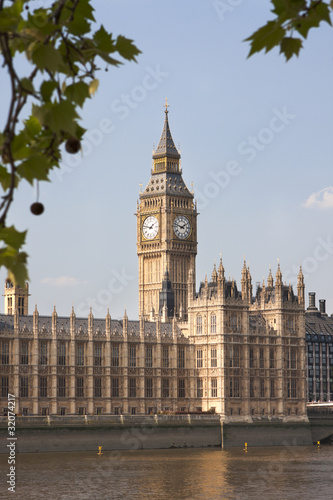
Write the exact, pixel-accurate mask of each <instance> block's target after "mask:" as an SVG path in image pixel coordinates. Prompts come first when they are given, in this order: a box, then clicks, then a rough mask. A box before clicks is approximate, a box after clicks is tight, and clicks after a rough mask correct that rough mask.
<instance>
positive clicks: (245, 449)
mask: <svg viewBox="0 0 333 500" xmlns="http://www.w3.org/2000/svg"><path fill="white" fill-rule="evenodd" d="M243 451H245V452H246V453H247V443H245V448H243Z"/></svg>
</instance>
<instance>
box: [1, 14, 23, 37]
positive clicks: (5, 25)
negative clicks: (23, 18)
mask: <svg viewBox="0 0 333 500" xmlns="http://www.w3.org/2000/svg"><path fill="white" fill-rule="evenodd" d="M19 20H20V17H19V16H15V15H14V14H12V13H11V12H10V9H3V10H2V11H1V12H0V31H4V32H6V31H15V30H16V27H17V24H18V22H19Z"/></svg>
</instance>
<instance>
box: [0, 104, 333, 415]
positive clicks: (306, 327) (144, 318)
mask: <svg viewBox="0 0 333 500" xmlns="http://www.w3.org/2000/svg"><path fill="white" fill-rule="evenodd" d="M197 215H198V213H197V209H196V203H195V200H194V195H193V193H192V192H191V191H189V189H188V188H187V186H186V184H185V182H184V180H183V177H182V170H181V165H180V153H179V151H178V150H177V149H176V147H175V145H174V142H173V139H172V136H171V132H170V128H169V122H168V109H167V105H166V109H165V121H164V127H163V131H162V136H161V139H160V142H159V144H158V147H157V148H156V150H155V151H154V152H153V166H152V171H151V177H150V180H149V182H148V185H147V187H146V188H145V189H144V191H142V192H140V196H139V201H138V204H137V212H136V217H137V254H138V260H139V319H138V320H134V321H132V320H129V319H128V317H127V314H126V311H125V313H124V316H123V318H122V320H116V319H113V318H112V317H111V315H110V313H109V311H107V314H106V316H105V318H103V319H96V318H94V316H93V314H92V312H90V314H89V315H88V318H77V317H76V315H75V311H74V309H73V308H72V312H71V314H70V316H69V317H60V316H58V314H57V312H56V309H55V308H54V311H53V313H52V315H51V316H41V315H39V313H38V310H37V306H36V307H35V310H34V312H33V314H32V315H29V314H28V297H29V289H28V285H26V288H25V289H22V288H19V287H17V286H14V285H13V284H12V283H10V282H9V281H7V282H6V284H5V289H4V301H5V309H4V314H0V379H1V394H0V412H1V414H2V415H4V414H6V412H7V404H8V399H7V396H8V393H9V394H13V395H15V397H16V412H17V413H18V414H23V415H69V414H105V415H107V414H132V415H135V414H137V415H139V414H149V413H152V412H200V411H211V412H216V413H218V414H220V416H221V419H223V420H224V421H245V422H251V421H253V420H258V419H265V420H280V421H289V420H293V421H295V420H296V421H297V420H306V418H307V412H306V402H307V399H311V398H312V399H315V400H316V399H325V398H326V399H327V400H329V399H331V394H332V393H333V342H332V335H333V319H332V318H330V317H328V316H327V314H326V312H325V311H324V309H323V307H322V303H321V309H320V311H318V310H317V308H316V307H315V303H314V300H313V296H312V302H311V304H310V307H309V308H308V310H307V311H306V312H305V285H304V276H303V273H302V270H301V269H300V271H299V274H298V281H297V290H295V291H294V290H293V288H292V287H291V286H290V285H289V286H287V285H286V284H284V283H283V279H282V272H281V269H280V265H278V266H277V270H276V273H275V276H273V274H272V272H271V270H270V271H269V274H268V277H267V281H266V283H264V282H263V283H262V284H260V286H258V287H257V289H256V290H255V291H254V290H253V286H252V277H251V274H250V269H249V268H248V267H247V265H246V263H245V262H244V266H243V269H242V272H241V282H240V285H237V284H236V282H235V281H234V280H230V279H227V278H226V273H225V269H224V266H223V262H222V259H221V260H220V262H219V263H218V265H217V266H216V265H215V264H214V266H213V269H212V274H211V277H210V279H207V277H206V279H205V280H204V281H203V282H202V283H201V285H200V288H199V290H198V291H196V285H195V284H196V254H197ZM316 325H317V326H316ZM318 325H319V326H318ZM323 325H324V326H323ZM318 329H319V330H320V331H319V330H318ZM317 330H318V331H317ZM323 331H324V333H323ZM321 336H324V337H325V339H326V340H325V346H326V347H325V350H324V349H323V348H322V345H323V342H322V341H321V340H320V338H319V337H321ZM310 344H311V345H312V352H313V356H312V361H313V367H312V377H310V369H309V366H310V365H309V362H308V358H309V353H310V352H311V351H309V347H310ZM317 344H318V345H319V351H318V360H319V363H321V364H320V367H319V370H318V372H317V370H316V368H317V367H316V356H317V354H316V349H317V347H316V345H317ZM324 355H325V356H326V358H325V359H326V363H325V368H326V372H325V373H326V375H325V376H326V379H325V380H323V370H322V369H323V360H324ZM310 378H311V384H312V385H311V387H310V385H309V383H310ZM310 389H311V391H310ZM332 399H333V398H332Z"/></svg>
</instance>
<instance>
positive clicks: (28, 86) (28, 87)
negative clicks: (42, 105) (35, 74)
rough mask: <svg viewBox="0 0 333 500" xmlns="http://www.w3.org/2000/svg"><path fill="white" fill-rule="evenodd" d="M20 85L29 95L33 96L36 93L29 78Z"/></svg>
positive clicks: (23, 79) (24, 79)
mask: <svg viewBox="0 0 333 500" xmlns="http://www.w3.org/2000/svg"><path fill="white" fill-rule="evenodd" d="M20 83H21V87H22V89H23V90H24V91H25V92H27V93H28V94H33V93H34V92H35V89H34V86H33V84H32V82H31V80H30V79H29V78H22V79H21V81H20Z"/></svg>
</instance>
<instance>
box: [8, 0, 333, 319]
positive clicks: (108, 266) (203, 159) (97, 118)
mask: <svg viewBox="0 0 333 500" xmlns="http://www.w3.org/2000/svg"><path fill="white" fill-rule="evenodd" d="M222 3H224V5H226V6H227V7H228V10H226V11H225V12H224V13H223V11H222V9H221V7H220V8H219V7H218V6H217V5H218V3H217V2H215V3H214V2H213V1H211V2H207V1H196V2H193V1H192V2H190V1H189V0H185V1H182V2H179V1H175V0H171V1H169V2H156V0H155V1H152V0H151V1H145V0H142V1H140V2H137V1H126V0H121V1H120V0H119V1H106V0H96V1H94V6H95V9H96V11H95V15H96V19H97V21H98V22H99V23H101V22H102V23H103V24H104V26H105V27H106V29H109V30H112V31H113V33H114V34H115V35H117V34H123V35H125V36H127V37H129V38H132V39H134V40H135V43H136V44H137V46H138V47H139V48H140V49H141V51H142V54H141V55H140V57H139V58H138V63H137V64H135V63H126V64H125V65H124V66H122V67H121V68H118V69H113V68H111V69H110V70H109V71H108V72H105V71H101V72H100V75H99V77H100V87H99V90H98V92H97V94H96V95H95V97H94V98H93V100H92V101H90V102H89V103H88V105H87V106H86V107H85V109H84V112H83V113H82V123H83V125H84V126H85V127H86V128H87V129H88V131H89V132H88V135H87V138H86V141H85V143H84V154H83V156H82V155H80V154H79V155H77V156H76V157H74V156H72V157H66V156H64V161H63V166H62V169H61V170H60V171H58V172H55V173H54V174H53V175H52V181H53V182H52V183H49V184H48V183H42V184H41V188H40V191H41V194H40V198H41V201H42V202H43V203H44V204H45V213H44V214H43V215H42V216H40V217H35V216H33V215H32V214H31V213H30V211H29V206H30V204H31V203H32V202H33V201H34V200H35V192H34V189H32V188H31V186H30V185H27V184H26V185H24V184H22V186H21V188H20V190H19V193H18V196H17V199H16V201H15V206H14V207H13V209H12V212H11V215H10V219H9V222H10V223H12V222H15V223H16V224H17V226H18V228H19V229H21V230H23V229H25V228H29V233H28V241H27V245H26V250H27V251H28V253H29V254H30V259H29V269H30V279H31V281H30V291H31V299H30V308H29V312H30V313H32V311H33V308H34V304H35V303H36V302H37V305H38V310H39V312H40V314H51V312H52V310H53V305H54V303H55V304H56V308H57V311H58V313H59V314H60V315H69V314H70V310H71V307H72V304H73V305H74V307H75V310H76V312H77V315H79V316H82V315H83V316H86V315H87V313H88V311H89V304H90V303H91V304H92V306H93V313H94V315H95V316H96V317H103V316H105V314H106V310H107V306H108V305H109V306H110V313H111V316H112V317H114V318H118V317H121V316H122V315H123V311H124V308H125V305H126V308H127V312H128V315H129V317H130V318H132V319H134V318H136V317H137V314H138V286H137V278H138V268H137V256H136V220H135V216H134V215H133V214H134V213H135V211H136V200H137V198H138V194H139V184H140V183H143V187H145V185H146V184H147V182H148V180H149V177H150V168H151V152H152V147H153V143H155V144H157V143H158V141H159V138H160V134H161V131H162V126H163V119H164V113H163V104H164V100H165V98H166V97H167V98H168V101H169V104H170V108H169V121H170V127H171V132H172V135H173V139H174V141H175V144H176V145H178V144H179V143H180V147H181V154H182V167H183V176H184V180H185V182H186V183H187V185H188V187H190V185H191V182H192V181H193V183H194V192H195V195H196V197H197V200H198V207H199V212H200V216H199V218H198V242H199V245H198V256H197V282H198V284H199V282H200V281H201V280H203V279H204V277H205V274H206V273H207V274H208V276H210V274H211V271H212V268H213V264H214V259H216V261H217V262H218V260H219V256H220V253H222V257H223V263H224V267H225V270H226V275H227V276H228V275H230V276H231V277H234V278H235V279H236V280H237V283H238V284H239V281H240V274H241V268H242V265H243V258H244V257H243V256H244V255H245V258H246V260H247V261H248V262H249V266H250V271H251V273H252V281H253V284H254V286H255V284H256V282H258V281H262V279H263V278H265V280H267V276H268V273H269V267H270V265H271V266H272V272H273V275H274V276H275V272H276V268H277V259H279V260H280V265H281V270H282V273H283V279H284V280H286V281H287V282H288V283H289V282H290V281H291V282H292V283H295V278H296V275H297V272H298V268H299V265H300V264H303V268H304V273H305V277H306V292H309V291H315V292H316V293H317V300H318V299H319V298H326V299H327V309H328V312H329V313H330V314H331V313H333V280H332V276H333V224H332V215H333V176H332V174H333V170H332V159H333V140H332V139H333V100H332V82H333V66H332V63H333V55H332V38H333V29H332V28H329V27H328V26H325V25H323V26H322V27H321V28H320V29H317V30H314V31H312V32H310V34H309V38H308V40H307V41H306V43H305V44H304V45H305V49H304V50H303V51H302V52H301V55H300V57H299V58H298V59H295V60H291V61H290V62H288V63H286V62H285V60H284V57H282V56H280V55H279V54H278V50H277V49H276V50H273V51H272V52H270V53H268V54H267V55H264V54H260V55H255V56H253V57H251V58H250V59H247V54H248V51H249V46H248V44H247V43H244V42H243V40H244V39H245V38H246V37H247V36H249V35H250V34H251V33H252V32H253V31H254V30H255V29H257V28H258V27H259V26H261V25H262V24H264V22H265V21H266V20H268V19H269V18H270V17H272V15H271V14H270V12H269V9H270V2H268V0H267V1H264V0H261V1H251V2H245V1H243V2H242V1H241V0H239V1H235V0H225V2H220V5H221V4H222ZM103 67H104V65H103ZM5 80H6V76H5V74H4V73H3V72H2V73H1V88H2V89H4V88H5V83H4V82H5ZM0 102H1V111H2V113H1V114H2V115H3V116H4V115H5V114H6V109H7V105H8V99H7V97H6V93H5V91H3V92H2V96H1V97H0ZM1 121H2V122H3V119H1ZM0 278H1V281H2V282H3V281H4V279H5V273H4V272H2V273H1V275H0Z"/></svg>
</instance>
